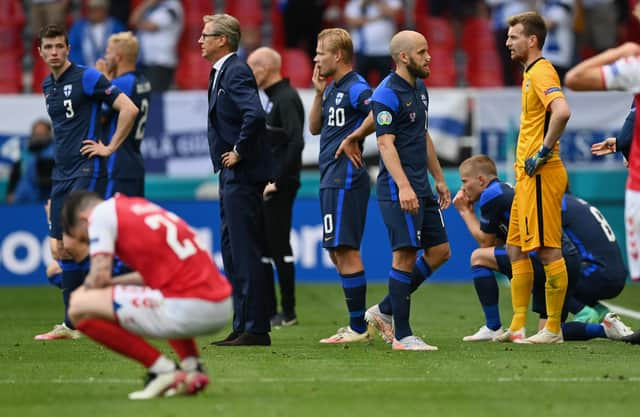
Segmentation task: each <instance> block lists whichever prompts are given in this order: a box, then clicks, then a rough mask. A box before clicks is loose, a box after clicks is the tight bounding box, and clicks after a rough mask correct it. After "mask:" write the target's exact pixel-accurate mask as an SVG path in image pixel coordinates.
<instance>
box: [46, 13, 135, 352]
mask: <svg viewBox="0 0 640 417" xmlns="http://www.w3.org/2000/svg"><path fill="white" fill-rule="evenodd" d="M39 43H40V45H39V47H38V51H39V53H40V56H41V57H42V59H43V60H44V61H45V63H46V64H47V66H48V67H49V69H50V70H51V75H49V76H48V77H47V78H45V80H44V82H43V84H42V90H43V92H44V97H45V101H46V105H47V112H48V113H49V117H50V118H51V121H52V125H53V132H54V144H55V154H54V160H55V167H54V170H53V174H52V181H53V185H52V189H51V198H50V200H51V209H50V219H49V235H50V236H51V237H52V238H54V239H55V240H56V244H55V249H54V250H53V252H54V253H53V258H54V259H56V260H58V261H59V262H60V266H61V268H62V298H63V301H64V305H65V319H64V323H63V324H59V325H56V326H55V327H54V328H53V330H51V331H50V332H47V333H44V334H40V335H37V336H36V339H37V340H53V339H72V338H77V337H78V336H79V335H78V333H77V332H75V331H73V325H72V323H71V321H70V320H69V318H68V316H67V314H66V311H67V306H68V302H69V296H70V294H71V292H72V291H73V290H75V289H76V288H77V287H79V286H80V285H81V284H82V282H83V281H84V277H85V275H86V272H87V267H86V265H82V264H78V263H76V262H74V261H73V259H72V257H71V256H70V254H69V253H68V252H67V251H66V250H65V248H64V244H63V240H62V227H61V224H60V210H61V209H62V205H63V203H64V199H65V197H66V196H67V195H68V194H69V193H70V192H72V191H75V190H81V189H84V190H90V191H96V192H100V193H104V187H105V183H106V177H105V164H104V158H105V157H108V156H110V155H111V154H113V153H114V152H115V151H116V150H117V149H118V147H119V146H120V145H121V144H122V142H123V141H124V140H125V138H126V137H127V135H128V134H129V131H130V130H131V128H132V126H133V123H134V121H135V118H136V116H137V115H138V108H137V107H136V106H135V104H133V102H132V101H131V100H130V99H129V98H128V97H127V96H126V95H125V94H120V93H121V91H120V89H119V88H118V87H116V86H115V85H113V84H112V83H111V82H110V81H109V80H107V79H106V78H105V77H104V76H103V75H102V74H100V72H99V71H97V70H96V69H93V68H86V67H81V66H77V65H74V64H73V63H71V62H70V61H69V59H68V56H69V38H68V36H67V33H66V32H65V31H64V29H63V28H61V27H59V26H55V25H52V26H47V27H45V28H43V29H42V30H41V31H40V35H39ZM102 103H107V104H108V105H109V106H110V107H112V108H113V109H114V110H115V111H117V112H118V120H117V123H116V127H115V131H114V134H113V137H112V139H111V142H110V143H109V144H108V145H105V144H103V143H101V142H99V141H98V139H99V137H100V133H99V127H100V125H99V124H100V114H101V106H102Z"/></svg>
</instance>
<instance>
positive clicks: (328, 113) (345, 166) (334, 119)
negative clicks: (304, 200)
mask: <svg viewBox="0 0 640 417" xmlns="http://www.w3.org/2000/svg"><path fill="white" fill-rule="evenodd" d="M370 98H371V87H369V84H367V82H366V81H365V80H364V78H362V77H361V76H360V75H359V74H358V73H356V72H353V71H352V72H350V73H348V74H346V75H345V76H344V77H342V78H341V79H340V80H339V81H338V82H332V83H331V84H329V85H328V86H327V88H326V89H325V91H324V94H323V97H322V131H321V133H320V157H319V160H318V163H319V165H320V188H344V189H347V190H348V189H351V188H356V187H369V175H368V173H367V169H366V167H365V166H364V165H363V166H362V167H360V168H356V167H355V166H354V165H353V164H352V163H351V161H350V160H349V158H347V157H346V156H345V155H344V154H343V155H340V157H339V158H337V159H336V158H335V153H336V151H337V150H338V147H339V146H340V143H341V142H342V141H343V140H344V138H345V137H347V136H348V135H349V134H350V133H351V132H353V131H354V130H356V129H357V128H358V127H359V126H360V125H361V124H362V121H363V120H364V119H365V118H366V117H367V115H368V114H369V99H370Z"/></svg>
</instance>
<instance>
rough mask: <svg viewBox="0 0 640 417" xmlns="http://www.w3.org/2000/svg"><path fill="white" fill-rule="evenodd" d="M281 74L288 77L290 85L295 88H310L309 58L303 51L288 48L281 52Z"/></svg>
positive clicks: (311, 68) (310, 68)
mask: <svg viewBox="0 0 640 417" xmlns="http://www.w3.org/2000/svg"><path fill="white" fill-rule="evenodd" d="M281 55H282V74H283V75H284V76H285V77H288V78H289V80H290V81H291V85H292V86H293V87H296V88H306V87H309V86H311V76H312V75H313V66H312V65H311V58H309V56H308V55H307V53H306V52H305V51H304V50H303V49H299V48H290V49H284V50H283V51H281Z"/></svg>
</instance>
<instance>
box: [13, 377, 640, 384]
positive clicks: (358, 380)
mask: <svg viewBox="0 0 640 417" xmlns="http://www.w3.org/2000/svg"><path fill="white" fill-rule="evenodd" d="M213 381H214V383H216V382H217V383H221V384H246V383H249V382H258V383H261V384H274V383H278V384H286V383H293V384H296V383H371V382H385V383H394V382H395V383H415V382H432V383H442V384H451V383H493V382H497V383H505V382H507V383H509V382H547V383H568V382H582V383H610V382H634V383H637V382H640V376H629V377H627V376H611V377H498V378H495V379H493V378H461V379H451V378H430V377H386V378H376V377H371V378H215V376H214V378H213ZM140 382H141V379H133V378H70V379H62V378H54V379H29V380H17V379H0V385H30V384H70V385H81V384H127V385H133V384H139V383H140Z"/></svg>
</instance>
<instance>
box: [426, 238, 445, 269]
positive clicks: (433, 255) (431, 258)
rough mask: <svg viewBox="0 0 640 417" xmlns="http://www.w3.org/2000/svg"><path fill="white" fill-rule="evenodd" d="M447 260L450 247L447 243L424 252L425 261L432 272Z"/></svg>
mask: <svg viewBox="0 0 640 417" xmlns="http://www.w3.org/2000/svg"><path fill="white" fill-rule="evenodd" d="M449 258H451V246H449V244H448V243H443V244H441V245H437V246H434V247H431V248H429V249H428V250H427V251H425V260H426V261H427V262H428V263H429V266H431V268H432V269H434V270H435V269H437V268H439V267H440V266H442V264H444V263H445V262H447V261H448V260H449Z"/></svg>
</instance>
